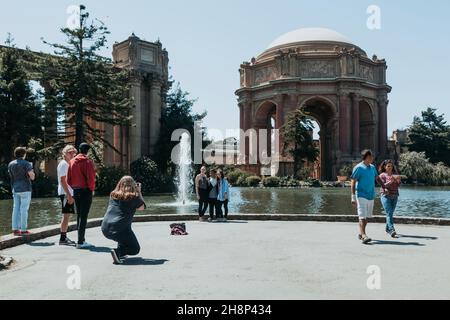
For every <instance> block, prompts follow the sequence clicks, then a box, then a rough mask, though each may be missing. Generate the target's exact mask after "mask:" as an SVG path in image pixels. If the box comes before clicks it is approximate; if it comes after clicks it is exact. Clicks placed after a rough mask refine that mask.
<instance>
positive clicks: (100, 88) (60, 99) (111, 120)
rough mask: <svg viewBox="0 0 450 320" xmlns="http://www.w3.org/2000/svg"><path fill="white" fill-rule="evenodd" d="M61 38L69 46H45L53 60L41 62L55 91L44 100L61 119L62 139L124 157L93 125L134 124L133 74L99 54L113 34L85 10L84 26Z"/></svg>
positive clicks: (82, 10)
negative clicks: (104, 147) (92, 144)
mask: <svg viewBox="0 0 450 320" xmlns="http://www.w3.org/2000/svg"><path fill="white" fill-rule="evenodd" d="M61 32H62V33H63V34H64V35H65V37H66V39H67V40H66V43H65V44H58V43H49V42H47V41H44V43H45V44H48V45H49V46H50V47H52V48H53V49H54V55H52V56H50V55H45V56H43V57H42V58H40V59H37V60H39V70H40V73H41V79H42V80H43V81H44V82H46V83H48V85H49V87H50V90H46V91H45V94H44V97H45V100H44V101H45V104H46V106H47V107H49V108H53V110H56V114H57V115H58V120H59V121H58V123H59V125H58V126H59V128H58V135H59V138H60V139H61V140H66V141H67V140H69V141H74V143H75V146H76V147H78V146H79V145H80V144H81V143H82V142H84V141H89V140H91V141H101V142H102V143H104V144H106V145H108V146H109V147H111V148H113V149H114V150H115V151H116V152H119V151H118V150H117V149H115V148H114V147H113V144H112V141H107V140H106V139H105V138H104V130H103V129H99V128H98V127H96V126H94V125H93V123H94V122H95V123H97V124H98V123H100V124H109V125H113V126H114V125H129V124H130V121H131V117H130V108H131V105H132V101H131V99H130V98H129V85H128V76H129V74H128V71H126V70H119V69H117V68H115V67H114V65H113V64H112V61H111V59H109V58H106V57H103V56H101V55H100V54H99V51H100V50H102V49H103V48H104V47H105V46H106V44H107V39H106V36H107V35H108V34H109V31H108V28H107V27H106V26H105V25H104V24H103V23H102V22H101V21H99V20H96V19H90V18H89V13H88V12H87V11H86V8H85V6H83V5H81V6H80V22H79V26H77V27H76V28H62V29H61ZM93 121H94V122H93ZM61 127H63V128H64V130H60V129H61Z"/></svg>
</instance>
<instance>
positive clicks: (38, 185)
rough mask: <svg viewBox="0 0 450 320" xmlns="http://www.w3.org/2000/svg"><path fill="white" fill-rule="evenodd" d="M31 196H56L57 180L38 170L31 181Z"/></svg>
mask: <svg viewBox="0 0 450 320" xmlns="http://www.w3.org/2000/svg"><path fill="white" fill-rule="evenodd" d="M32 186H33V198H48V197H56V196H57V194H58V180H57V179H56V178H52V177H49V176H47V175H46V174H44V173H42V172H40V173H38V174H37V175H36V179H35V180H34V181H33V184H32Z"/></svg>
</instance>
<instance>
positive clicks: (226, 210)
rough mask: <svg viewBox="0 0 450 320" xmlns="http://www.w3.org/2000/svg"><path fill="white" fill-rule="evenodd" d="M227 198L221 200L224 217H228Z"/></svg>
mask: <svg viewBox="0 0 450 320" xmlns="http://www.w3.org/2000/svg"><path fill="white" fill-rule="evenodd" d="M228 202H229V201H228V199H226V200H225V201H223V208H224V209H225V211H224V212H225V218H227V217H228Z"/></svg>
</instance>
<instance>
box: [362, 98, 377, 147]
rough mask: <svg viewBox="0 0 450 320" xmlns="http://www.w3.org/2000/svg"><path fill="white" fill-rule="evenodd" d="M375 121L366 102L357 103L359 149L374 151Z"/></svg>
mask: <svg viewBox="0 0 450 320" xmlns="http://www.w3.org/2000/svg"><path fill="white" fill-rule="evenodd" d="M374 131H375V121H374V117H373V112H372V108H371V106H370V105H369V103H367V101H364V100H362V101H360V103H359V135H360V148H361V150H363V149H371V150H374V149H375V133H374Z"/></svg>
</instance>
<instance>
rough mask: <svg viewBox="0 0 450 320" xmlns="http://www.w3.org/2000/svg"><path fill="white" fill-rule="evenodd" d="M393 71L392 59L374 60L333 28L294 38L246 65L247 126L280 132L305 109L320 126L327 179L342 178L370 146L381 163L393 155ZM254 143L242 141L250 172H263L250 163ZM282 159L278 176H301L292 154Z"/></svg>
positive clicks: (242, 104) (241, 98)
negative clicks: (389, 131)
mask: <svg viewBox="0 0 450 320" xmlns="http://www.w3.org/2000/svg"><path fill="white" fill-rule="evenodd" d="M386 69H387V66H386V61H385V60H384V59H379V58H378V57H376V56H373V57H372V58H369V57H368V56H367V54H366V52H365V51H364V50H363V49H361V48H360V47H358V46H357V45H355V44H354V43H353V42H352V41H350V40H349V39H347V38H346V37H344V36H342V35H341V34H339V33H337V32H335V31H333V30H329V29H323V28H305V29H299V30H296V31H292V32H289V33H287V34H285V35H282V36H281V37H279V38H278V39H276V40H275V41H274V42H273V43H272V44H271V45H270V46H269V47H268V48H267V50H265V51H264V52H263V53H261V54H260V55H259V56H258V57H257V58H252V59H251V61H250V62H244V63H243V64H242V65H241V67H240V88H239V89H238V90H237V91H236V95H237V96H238V105H239V110H240V128H241V129H243V130H244V131H247V130H249V129H255V130H256V131H258V130H260V129H268V130H271V129H273V128H276V129H279V128H281V127H282V126H283V125H284V123H285V121H286V120H287V118H288V117H289V114H290V113H291V112H292V111H294V110H296V109H301V110H302V111H303V112H304V113H305V114H307V115H308V116H309V117H311V118H312V119H314V120H315V121H316V122H317V123H318V124H319V126H320V133H319V135H320V151H321V152H320V154H321V158H320V164H319V166H318V167H319V168H320V178H321V179H323V180H335V179H336V176H337V175H338V171H339V169H340V168H341V167H343V166H344V165H345V164H349V163H353V162H355V161H357V160H359V159H360V152H361V150H362V149H365V148H370V149H372V150H374V151H375V152H376V153H377V155H378V156H379V157H384V156H385V155H386V154H387V152H388V150H387V142H388V134H387V106H388V93H389V92H390V91H391V87H390V86H389V85H388V84H387V83H386ZM269 132H270V131H269ZM269 134H270V133H269ZM282 139H283V137H282V136H281V137H280V143H279V145H280V146H283V143H282ZM249 140H250V139H249V137H241V144H242V143H244V142H246V145H245V147H244V148H245V160H244V161H245V163H244V165H243V167H244V168H245V169H247V170H251V171H253V172H255V173H260V171H261V169H262V166H261V165H260V164H256V165H255V164H250V163H249V157H250V154H249V152H250V151H249V150H250V148H249V147H248V144H249ZM268 148H269V150H270V146H269V147H268ZM280 160H281V162H280V168H279V171H278V174H279V175H290V174H293V172H292V171H293V170H292V168H293V165H292V159H290V157H289V156H288V155H287V154H286V152H284V150H282V152H281V159H280Z"/></svg>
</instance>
